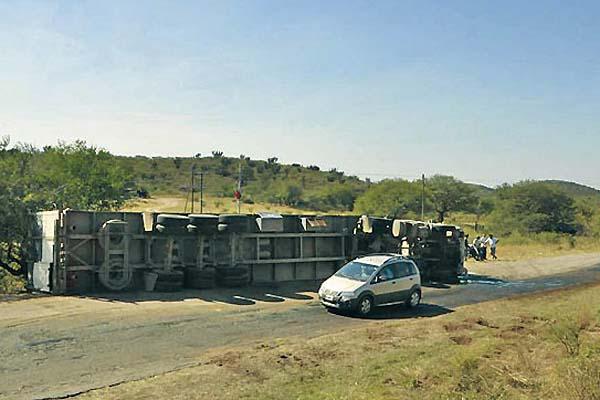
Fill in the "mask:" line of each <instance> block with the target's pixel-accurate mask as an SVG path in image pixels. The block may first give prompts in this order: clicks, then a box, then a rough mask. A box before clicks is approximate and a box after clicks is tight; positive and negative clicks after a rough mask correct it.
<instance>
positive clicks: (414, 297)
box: [405, 289, 421, 308]
mask: <svg viewBox="0 0 600 400" xmlns="http://www.w3.org/2000/svg"><path fill="white" fill-rule="evenodd" d="M405 304H406V307H408V308H415V307H418V306H419V305H420V304H421V291H420V290H419V289H415V290H413V291H412V292H410V295H409V296H408V298H407V299H406V303H405Z"/></svg>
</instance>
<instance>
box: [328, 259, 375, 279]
mask: <svg viewBox="0 0 600 400" xmlns="http://www.w3.org/2000/svg"><path fill="white" fill-rule="evenodd" d="M376 269H377V267H376V266H375V265H370V264H363V263H360V262H357V261H351V262H349V263H348V264H346V265H344V266H343V267H342V268H341V269H340V270H339V271H338V272H336V274H335V276H340V277H342V278H348V279H352V280H355V281H361V282H366V281H367V280H368V279H369V278H370V277H371V275H373V272H375V270H376Z"/></svg>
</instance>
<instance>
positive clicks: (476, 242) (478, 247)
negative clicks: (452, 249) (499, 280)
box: [472, 236, 481, 261]
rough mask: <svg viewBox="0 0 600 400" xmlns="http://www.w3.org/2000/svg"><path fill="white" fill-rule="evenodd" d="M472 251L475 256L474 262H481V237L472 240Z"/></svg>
mask: <svg viewBox="0 0 600 400" xmlns="http://www.w3.org/2000/svg"><path fill="white" fill-rule="evenodd" d="M472 249H473V250H474V252H475V254H477V256H476V257H475V260H477V261H481V236H477V237H476V238H475V240H473V246H472Z"/></svg>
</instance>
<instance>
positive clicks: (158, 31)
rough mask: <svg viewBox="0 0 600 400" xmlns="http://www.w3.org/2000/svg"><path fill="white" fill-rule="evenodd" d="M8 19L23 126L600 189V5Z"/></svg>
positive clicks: (42, 133)
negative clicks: (562, 181) (556, 181)
mask: <svg viewBox="0 0 600 400" xmlns="http://www.w3.org/2000/svg"><path fill="white" fill-rule="evenodd" d="M561 3H562V4H561ZM0 16H2V18H0V134H9V135H10V136H11V138H12V140H13V141H21V142H28V143H34V144H37V145H43V144H54V143H56V142H57V140H59V139H60V140H67V141H70V140H74V139H77V138H81V139H85V140H87V141H88V142H90V143H93V144H96V145H99V146H102V147H105V148H107V149H108V150H110V151H112V152H114V153H117V154H130V155H134V154H144V155H193V154H195V153H198V152H200V153H203V154H208V153H210V151H211V150H214V149H220V150H222V151H224V152H225V154H228V155H234V156H237V155H239V154H241V153H244V154H246V155H248V156H252V157H253V158H266V157H270V156H277V157H279V159H280V160H282V161H283V162H289V163H292V162H300V163H303V164H318V165H321V166H322V167H325V168H331V167H337V168H338V169H342V170H344V171H346V172H348V173H352V174H358V175H361V176H371V177H373V178H375V179H380V178H382V177H386V176H394V177H404V178H416V177H418V176H419V175H420V174H421V173H422V172H423V173H426V174H428V175H430V174H433V173H444V174H452V175H455V176H457V177H459V178H461V179H464V180H466V181H471V182H480V183H484V184H488V185H495V184H499V183H502V182H505V181H508V182H512V181H516V180H521V179H526V178H534V179H541V178H557V179H569V180H575V181H578V182H581V183H585V184H588V185H592V186H595V187H599V188H600V174H599V171H600V157H598V156H597V152H598V149H600V24H598V20H600V3H598V2H593V1H590V2H558V1H543V2H542V1H532V2H522V1H518V2H517V1H515V2H512V1H503V2H482V1H389V2H388V1H361V2H355V1H327V2H321V1H287V0H281V1H239V2H229V1H215V2H201V1H189V2H185V1H164V2H151V1H144V2H139V1H92V2H86V1H65V2H52V1H43V2H42V1H34V2H25V1H15V2H12V1H2V0H0Z"/></svg>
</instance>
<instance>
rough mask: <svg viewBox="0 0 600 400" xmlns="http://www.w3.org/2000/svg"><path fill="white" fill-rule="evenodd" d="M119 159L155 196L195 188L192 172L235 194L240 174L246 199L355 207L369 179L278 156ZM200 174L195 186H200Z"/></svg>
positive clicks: (211, 189)
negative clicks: (283, 161) (287, 161)
mask: <svg viewBox="0 0 600 400" xmlns="http://www.w3.org/2000/svg"><path fill="white" fill-rule="evenodd" d="M116 161H117V163H119V164H120V165H121V166H122V167H123V168H125V169H126V170H127V171H130V172H131V173H132V175H133V178H134V180H135V184H136V186H137V187H138V188H141V189H144V190H146V191H148V192H149V193H150V194H151V195H152V196H153V197H185V196H186V195H187V193H188V192H189V191H190V187H191V171H192V167H194V168H195V171H196V174H200V173H202V175H203V185H202V186H203V188H204V194H205V195H206V196H207V198H208V197H213V198H219V197H220V198H225V199H231V198H232V197H233V192H234V191H235V189H236V187H237V182H238V177H239V176H241V178H242V183H243V199H242V200H243V202H244V203H247V204H253V203H255V202H262V203H271V204H278V205H282V206H290V207H297V208H305V209H311V210H317V211H328V210H339V211H344V210H346V211H347V210H351V209H352V206H353V204H354V200H355V199H356V197H357V196H358V195H360V194H361V193H362V192H363V191H364V190H366V188H367V186H368V183H367V182H365V181H363V180H361V179H359V178H358V177H355V176H347V175H346V174H344V172H342V171H338V170H336V169H332V170H329V171H321V170H320V168H319V167H317V166H308V167H306V166H302V165H300V164H291V165H286V164H280V163H278V162H277V159H276V158H271V159H269V160H267V161H261V160H251V159H249V158H248V157H244V156H240V157H239V158H232V157H225V156H223V155H221V154H219V153H217V154H215V155H213V156H212V157H188V158H183V157H182V158H180V157H152V158H150V157H144V156H136V157H124V156H117V157H116ZM199 179H200V177H199V176H198V177H197V178H196V182H195V185H194V187H195V188H196V190H198V188H199V187H200V184H199Z"/></svg>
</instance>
